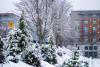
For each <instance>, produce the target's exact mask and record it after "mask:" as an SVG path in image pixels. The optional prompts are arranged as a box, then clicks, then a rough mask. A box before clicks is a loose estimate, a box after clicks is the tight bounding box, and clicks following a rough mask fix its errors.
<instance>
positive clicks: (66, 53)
mask: <svg viewBox="0 0 100 67" xmlns="http://www.w3.org/2000/svg"><path fill="white" fill-rule="evenodd" d="M56 51H57V52H62V53H63V56H62V57H60V56H58V57H57V60H58V63H59V64H57V65H52V64H49V63H48V62H45V61H43V60H41V61H40V62H41V66H42V67H57V66H58V65H62V63H63V62H64V61H65V60H66V61H68V59H70V58H71V54H72V51H71V50H69V49H66V48H65V47H62V48H60V47H59V48H58V49H57V50H56ZM79 59H80V60H85V61H88V62H90V59H89V58H86V57H83V56H80V58H79ZM93 61H96V62H95V65H97V66H94V67H99V66H98V65H99V64H100V60H98V59H95V60H93ZM97 61H99V62H97ZM0 67H34V66H31V65H28V64H26V63H24V62H22V61H19V62H18V63H13V62H11V61H9V62H6V63H5V64H0Z"/></svg>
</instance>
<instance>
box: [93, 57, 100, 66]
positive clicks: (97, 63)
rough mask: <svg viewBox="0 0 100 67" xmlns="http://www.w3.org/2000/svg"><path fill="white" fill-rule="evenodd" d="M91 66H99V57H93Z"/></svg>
mask: <svg viewBox="0 0 100 67" xmlns="http://www.w3.org/2000/svg"><path fill="white" fill-rule="evenodd" d="M92 67H100V59H93V60H92Z"/></svg>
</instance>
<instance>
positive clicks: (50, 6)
mask: <svg viewBox="0 0 100 67" xmlns="http://www.w3.org/2000/svg"><path fill="white" fill-rule="evenodd" d="M60 2H62V1H61V0H20V3H18V4H17V7H18V8H19V9H21V10H25V13H26V18H27V20H28V21H30V22H29V23H27V24H28V25H29V26H28V27H30V28H29V29H30V30H31V31H34V29H35V30H36V32H37V36H38V39H39V42H40V44H42V43H43V41H44V40H45V38H47V37H48V35H51V34H49V33H48V32H50V31H51V30H52V27H53V25H54V23H55V22H57V20H58V19H59V17H61V16H62V17H61V18H60V19H65V18H67V16H68V12H69V8H70V4H69V3H68V2H67V1H66V0H63V2H65V3H66V4H64V5H62V4H63V3H62V4H61V3H60ZM59 3H60V4H59ZM61 5H62V7H63V6H64V7H63V10H62V9H61V8H62V7H60V6H61ZM59 7H60V8H59ZM61 10H62V11H63V12H64V13H66V16H63V15H65V14H64V13H63V12H62V11H61ZM58 11H59V12H58ZM63 21H64V20H63ZM63 21H60V23H62V22H63ZM64 22H66V21H64ZM66 23H67V22H66ZM33 27H35V28H33Z"/></svg>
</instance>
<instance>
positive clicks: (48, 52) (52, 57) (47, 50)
mask: <svg viewBox="0 0 100 67" xmlns="http://www.w3.org/2000/svg"><path fill="white" fill-rule="evenodd" d="M41 54H42V57H43V60H44V61H46V62H48V63H50V64H56V63H57V60H56V54H55V49H54V48H53V46H52V47H51V44H48V45H43V46H42V48H41Z"/></svg>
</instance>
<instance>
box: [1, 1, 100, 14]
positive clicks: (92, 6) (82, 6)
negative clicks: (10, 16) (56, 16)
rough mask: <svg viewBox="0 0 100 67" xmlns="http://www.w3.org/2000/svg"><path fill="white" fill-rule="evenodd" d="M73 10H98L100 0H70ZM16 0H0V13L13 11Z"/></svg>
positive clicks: (99, 8)
mask: <svg viewBox="0 0 100 67" xmlns="http://www.w3.org/2000/svg"><path fill="white" fill-rule="evenodd" d="M70 1H71V4H72V6H73V8H72V9H73V10H100V0H70ZM16 2H18V0H0V13H2V12H3V13H4V12H13V11H14V10H15V9H16V8H15V5H14V3H16Z"/></svg>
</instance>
